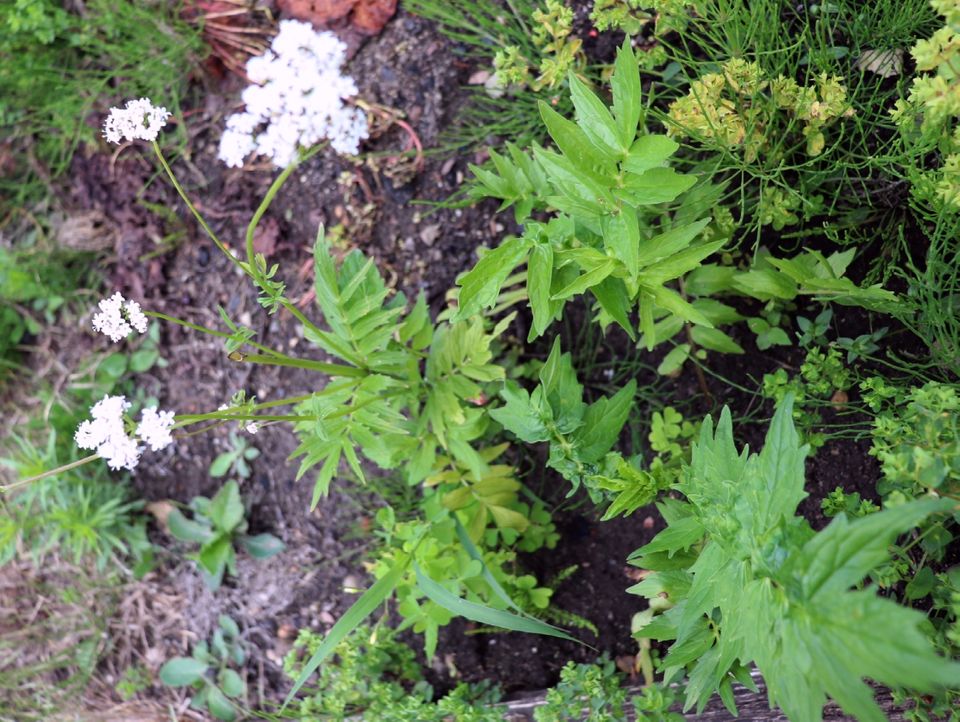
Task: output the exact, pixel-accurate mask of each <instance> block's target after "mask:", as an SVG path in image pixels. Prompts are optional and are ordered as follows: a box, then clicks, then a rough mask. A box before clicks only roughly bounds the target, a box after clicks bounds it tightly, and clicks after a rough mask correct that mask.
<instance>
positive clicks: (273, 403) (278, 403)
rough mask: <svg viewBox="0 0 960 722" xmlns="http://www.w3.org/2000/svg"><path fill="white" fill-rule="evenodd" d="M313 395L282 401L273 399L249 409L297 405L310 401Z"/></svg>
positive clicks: (288, 397)
mask: <svg viewBox="0 0 960 722" xmlns="http://www.w3.org/2000/svg"><path fill="white" fill-rule="evenodd" d="M314 395H315V394H313V393H309V394H303V395H301V396H287V397H285V398H282V399H275V400H274V401H264V402H263V403H262V404H254V405H253V406H252V407H251V408H253V409H255V410H256V409H272V408H274V407H276V406H287V405H289V404H299V403H300V402H301V401H307V400H308V399H312V398H313V397H314Z"/></svg>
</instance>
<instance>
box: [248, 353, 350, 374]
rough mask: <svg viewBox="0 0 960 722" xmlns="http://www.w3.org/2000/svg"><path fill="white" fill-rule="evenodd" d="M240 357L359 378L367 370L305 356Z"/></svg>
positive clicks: (255, 361) (250, 355) (254, 361)
mask: <svg viewBox="0 0 960 722" xmlns="http://www.w3.org/2000/svg"><path fill="white" fill-rule="evenodd" d="M240 356H241V357H242V358H235V359H232V360H236V361H249V362H250V363H255V364H263V365H264V366H289V367H292V368H301V369H309V370H310V371H319V372H320V373H324V374H328V375H330V376H349V377H352V378H361V377H363V376H366V375H367V372H366V371H364V370H363V369H360V368H357V367H356V366H344V365H343V364H332V363H327V362H326V361H313V360H311V359H305V358H289V357H276V356H263V355H261V354H240Z"/></svg>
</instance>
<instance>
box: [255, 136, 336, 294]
mask: <svg viewBox="0 0 960 722" xmlns="http://www.w3.org/2000/svg"><path fill="white" fill-rule="evenodd" d="M326 146H327V144H326V143H319V144H317V145H315V146H313V147H312V148H310V149H309V150H308V151H306V152H305V153H304V154H303V156H302V157H301V158H298V159H297V160H295V161H294V162H293V163H291V164H290V165H288V166H287V167H286V168H284V169H283V171H282V172H281V173H280V175H278V176H277V177H276V178H275V179H274V181H273V183H271V184H270V188H269V190H267V193H266V195H265V196H264V197H263V200H262V201H260V205H259V207H258V208H257V210H256V211H254V213H253V217H252V218H251V219H250V223H249V224H248V225H247V235H246V248H247V263H248V264H249V266H250V270H251V272H252V273H253V274H254V277H255V280H256V281H258V282H262V281H264V280H265V279H264V278H263V274H262V273H261V272H260V269H259V268H257V265H256V263H254V260H255V255H256V254H254V252H253V236H254V233H255V232H256V230H257V226H259V225H260V221H261V220H262V219H263V216H264V214H265V213H266V212H267V209H268V208H269V207H270V204H271V203H273V199H274V198H275V197H276V195H277V193H278V192H279V191H280V188H281V187H282V186H283V184H284V183H286V182H287V179H288V178H290V176H291V174H292V173H293V171H295V170H296V169H297V166H299V165H300V164H301V163H302V162H304V161H306V160H309V159H310V158H311V157H313V156H314V155H316V154H317V153H318V152H319V151H320V150H321V149H323V148H325V147H326Z"/></svg>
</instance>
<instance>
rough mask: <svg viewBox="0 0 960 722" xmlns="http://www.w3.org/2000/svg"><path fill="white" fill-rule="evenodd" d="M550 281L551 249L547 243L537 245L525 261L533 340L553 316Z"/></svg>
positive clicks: (551, 273)
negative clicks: (531, 313)
mask: <svg viewBox="0 0 960 722" xmlns="http://www.w3.org/2000/svg"><path fill="white" fill-rule="evenodd" d="M552 280H553V247H552V246H551V245H550V244H549V243H537V244H535V245H534V246H533V250H532V251H531V253H530V257H529V258H528V259H527V297H528V298H529V301H530V310H531V311H532V312H533V331H534V336H533V337H534V338H536V337H537V336H540V335H542V334H543V332H544V331H546V330H547V327H548V326H549V325H550V324H551V323H552V322H553V319H554V316H555V313H554V305H553V304H552V303H551V301H550V295H551V294H550V284H551V282H552Z"/></svg>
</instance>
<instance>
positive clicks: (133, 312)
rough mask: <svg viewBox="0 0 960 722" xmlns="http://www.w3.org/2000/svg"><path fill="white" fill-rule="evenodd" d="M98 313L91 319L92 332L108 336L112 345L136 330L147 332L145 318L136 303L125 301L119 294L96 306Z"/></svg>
mask: <svg viewBox="0 0 960 722" xmlns="http://www.w3.org/2000/svg"><path fill="white" fill-rule="evenodd" d="M98 306H99V308H100V312H99V313H97V314H95V315H94V317H93V321H92V324H93V330H94V331H97V332H98V333H102V334H103V335H104V336H109V337H110V340H111V341H113V342H114V343H117V342H118V341H122V340H123V339H125V338H126V337H127V336H129V335H130V332H131V331H133V330H134V329H136V330H137V331H138V332H139V333H146V332H147V317H146V316H145V315H144V313H143V311H142V310H141V309H140V304H139V303H137V302H136V301H127V300H126V299H124V297H123V296H122V295H120V294H119V293H115V294H113V295H112V296H111V297H110V298H105V299H103V300H102V301H100V303H99V304H98Z"/></svg>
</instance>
